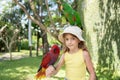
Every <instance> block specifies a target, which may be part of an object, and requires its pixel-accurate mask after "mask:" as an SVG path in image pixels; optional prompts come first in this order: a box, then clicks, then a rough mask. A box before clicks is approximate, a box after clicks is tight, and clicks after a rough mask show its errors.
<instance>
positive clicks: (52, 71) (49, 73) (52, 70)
mask: <svg viewBox="0 0 120 80" xmlns="http://www.w3.org/2000/svg"><path fill="white" fill-rule="evenodd" d="M63 64H64V54H62V56H61V58H60V60H59V62H58V63H57V64H56V65H54V66H53V65H50V66H49V67H48V68H47V69H46V76H47V77H50V76H52V75H55V74H56V73H57V72H58V71H59V69H60V68H61V66H62V65H63Z"/></svg>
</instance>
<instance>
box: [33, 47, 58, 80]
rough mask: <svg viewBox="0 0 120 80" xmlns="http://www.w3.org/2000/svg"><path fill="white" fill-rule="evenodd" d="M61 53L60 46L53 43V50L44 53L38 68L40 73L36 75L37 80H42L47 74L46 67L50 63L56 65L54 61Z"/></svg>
mask: <svg viewBox="0 0 120 80" xmlns="http://www.w3.org/2000/svg"><path fill="white" fill-rule="evenodd" d="M59 53H60V49H59V47H58V46H57V45H53V46H52V47H51V50H50V51H49V52H47V53H46V54H45V55H44V57H43V59H42V62H41V64H40V67H39V69H38V73H37V74H36V76H35V78H36V79H37V80H38V79H39V80H41V79H43V78H45V77H46V76H45V71H46V68H47V67H48V66H49V65H54V63H55V62H56V61H57V59H58V56H59Z"/></svg>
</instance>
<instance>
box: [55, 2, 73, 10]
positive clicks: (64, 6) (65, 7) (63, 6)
mask: <svg viewBox="0 0 120 80" xmlns="http://www.w3.org/2000/svg"><path fill="white" fill-rule="evenodd" d="M57 3H58V7H59V9H60V11H66V10H68V9H72V7H71V6H70V5H69V4H68V3H67V2H65V1H64V0H58V1H57Z"/></svg>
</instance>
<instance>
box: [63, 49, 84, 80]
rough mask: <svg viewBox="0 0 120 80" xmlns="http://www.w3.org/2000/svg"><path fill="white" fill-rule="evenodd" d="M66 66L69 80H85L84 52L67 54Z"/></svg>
mask: <svg viewBox="0 0 120 80" xmlns="http://www.w3.org/2000/svg"><path fill="white" fill-rule="evenodd" d="M65 66H66V78H67V80H85V76H86V65H85V62H84V58H83V51H82V49H80V50H79V51H78V52H76V53H73V54H69V53H68V52H66V53H65Z"/></svg>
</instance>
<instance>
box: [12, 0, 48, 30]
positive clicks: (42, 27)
mask: <svg viewBox="0 0 120 80" xmlns="http://www.w3.org/2000/svg"><path fill="white" fill-rule="evenodd" d="M13 1H14V2H15V3H16V4H18V5H19V6H20V7H21V8H22V10H23V11H24V12H25V14H26V15H27V16H28V18H29V19H31V20H32V21H33V22H34V23H36V24H37V25H39V26H40V28H41V29H43V30H44V31H46V32H48V31H47V29H46V28H45V26H44V25H43V24H42V23H41V22H40V21H38V20H36V19H35V18H34V17H33V16H31V15H30V14H29V13H28V12H27V9H26V7H25V6H24V5H22V4H21V3H20V2H18V1H17V0H13Z"/></svg>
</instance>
